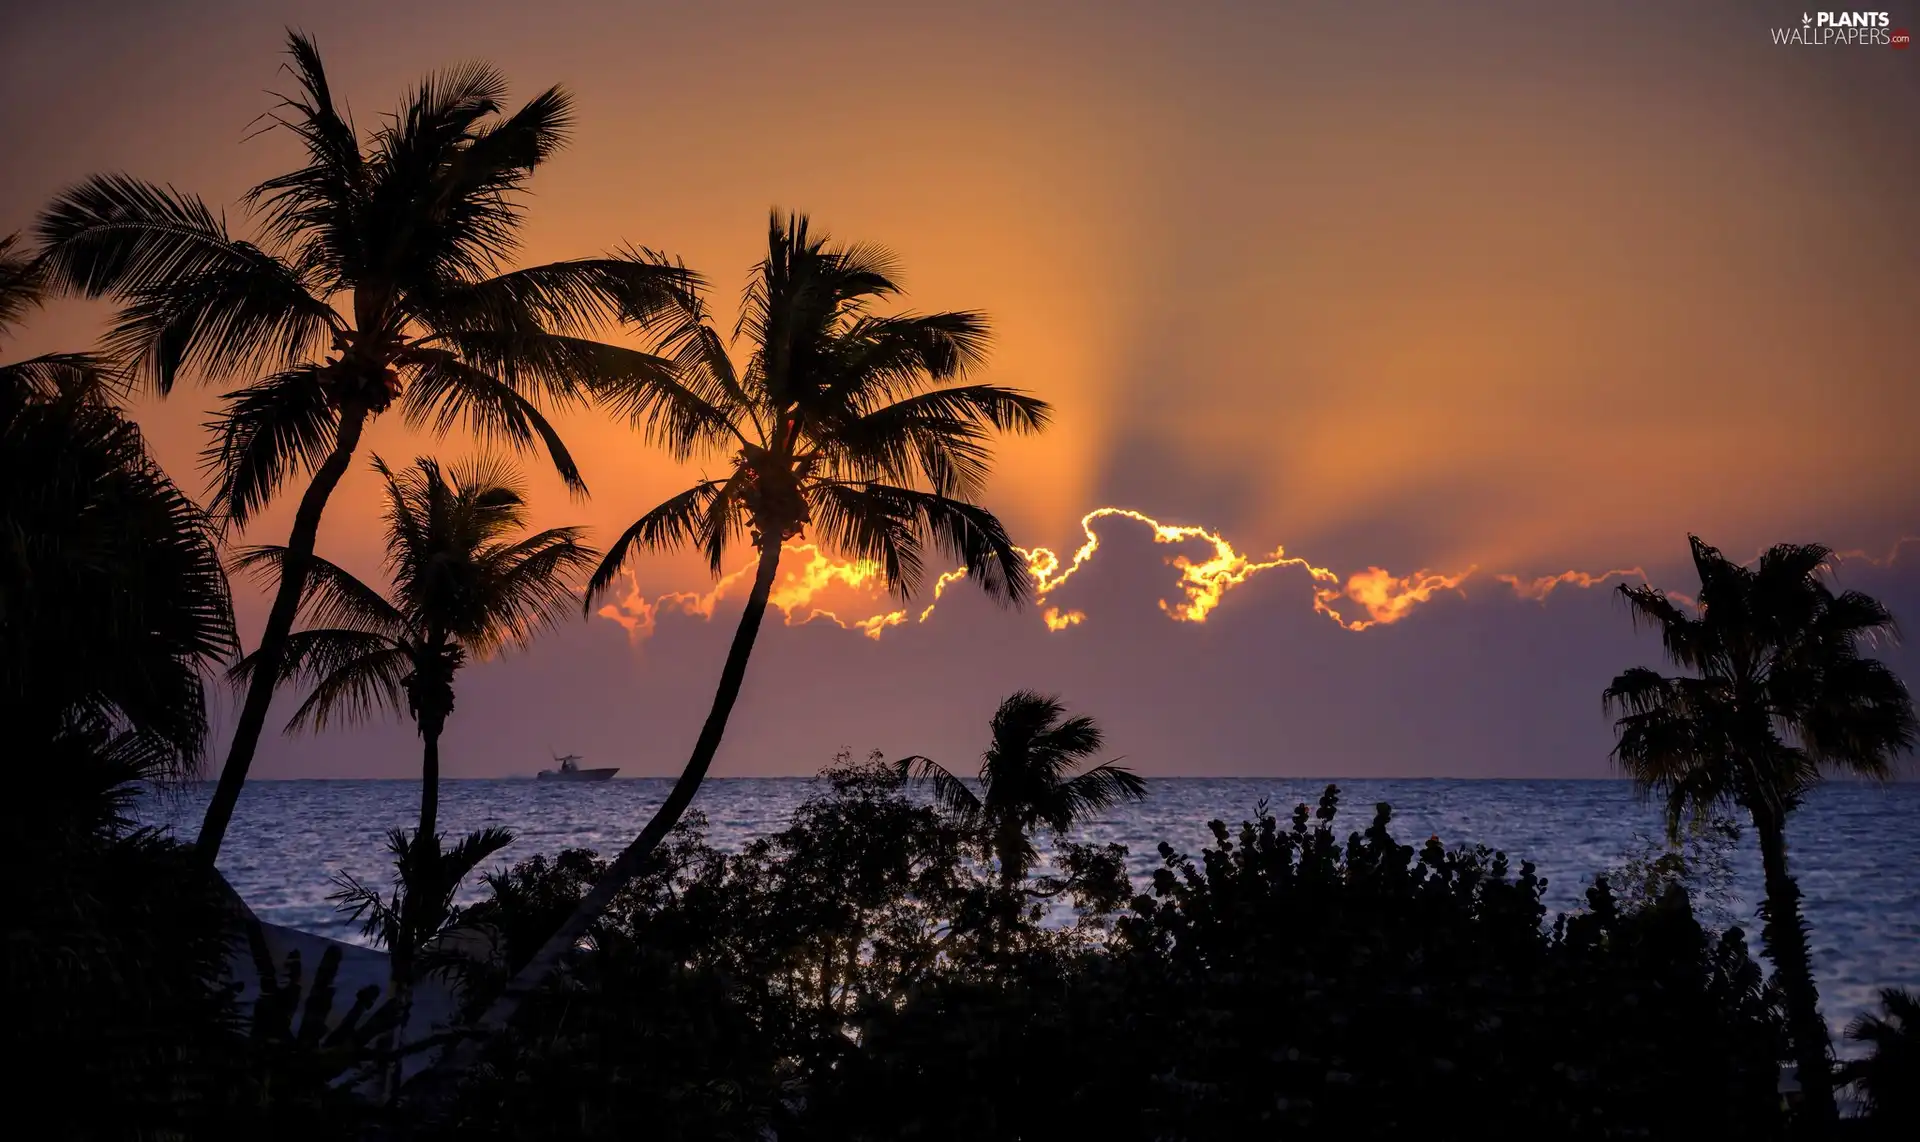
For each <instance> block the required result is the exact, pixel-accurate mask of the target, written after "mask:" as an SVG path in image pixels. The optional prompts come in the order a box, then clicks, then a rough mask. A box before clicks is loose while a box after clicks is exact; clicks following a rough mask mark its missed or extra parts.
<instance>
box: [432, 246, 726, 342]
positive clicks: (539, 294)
mask: <svg viewBox="0 0 1920 1142" xmlns="http://www.w3.org/2000/svg"><path fill="white" fill-rule="evenodd" d="M687 277H688V271H687V270H686V269H685V268H683V267H677V266H673V265H670V264H666V263H663V262H661V261H657V260H654V259H652V258H648V257H644V256H639V255H633V256H618V257H608V258H577V259H574V260H572V261H564V262H550V263H548V264H547V265H544V266H528V267H526V268H524V269H518V270H512V271H509V272H507V273H503V274H498V275H496V276H494V277H491V278H487V279H486V280H484V281H478V282H471V283H468V282H457V283H454V284H452V285H451V286H449V287H448V288H446V289H445V290H444V291H443V292H441V293H439V294H437V295H436V294H432V293H429V292H426V291H422V292H421V293H420V294H418V295H417V296H415V297H413V298H410V299H409V302H408V304H409V305H410V306H411V307H412V309H413V312H414V314H415V316H417V317H418V318H419V319H420V320H421V321H423V322H425V323H426V324H428V325H429V326H431V327H432V328H434V329H437V330H443V331H454V330H469V331H480V332H485V331H498V330H508V331H521V332H524V333H529V334H539V333H546V334H564V335H569V336H578V335H582V334H585V333H588V332H591V331H592V330H594V329H595V328H597V327H599V326H601V325H603V324H605V323H607V322H611V321H617V320H619V319H621V318H623V317H625V318H628V319H631V320H645V319H646V318H647V317H648V316H649V315H651V314H653V313H655V312H658V311H659V310H661V309H662V308H664V307H665V306H666V305H668V304H669V301H668V297H669V295H670V293H671V292H672V291H673V290H674V289H675V288H677V287H679V286H681V285H682V284H683V282H684V280H685V279H686V278H687Z"/></svg>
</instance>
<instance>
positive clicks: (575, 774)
mask: <svg viewBox="0 0 1920 1142" xmlns="http://www.w3.org/2000/svg"><path fill="white" fill-rule="evenodd" d="M553 760H555V761H557V762H559V763H560V768H558V769H543V770H541V771H540V777H539V780H541V781H605V780H606V779H607V778H609V777H612V776H613V775H614V774H616V773H618V772H620V767H619V766H617V765H616V766H611V767H609V768H605V769H581V768H580V757H579V755H578V754H571V753H570V754H568V755H567V756H565V757H556V758H554V759H553Z"/></svg>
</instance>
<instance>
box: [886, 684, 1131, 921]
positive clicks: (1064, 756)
mask: <svg viewBox="0 0 1920 1142" xmlns="http://www.w3.org/2000/svg"><path fill="white" fill-rule="evenodd" d="M992 730H993V740H992V744H990V745H989V746H988V747H987V751H986V753H985V754H984V755H982V757H981V760H980V775H979V781H980V792H979V793H977V794H976V793H975V792H974V791H973V790H972V789H971V788H969V787H968V785H967V783H966V782H965V781H963V780H961V779H960V778H958V777H955V776H954V775H953V774H952V773H949V772H948V771H947V770H946V769H945V768H944V767H943V766H941V765H940V763H939V762H937V761H934V760H933V759H932V758H928V757H920V756H918V755H916V756H913V757H907V758H902V759H901V760H900V761H898V762H896V763H895V764H896V766H897V767H898V769H899V772H900V775H901V776H902V777H918V778H920V779H922V780H924V781H926V782H927V783H928V784H929V785H930V786H931V787H932V790H933V796H934V800H935V801H936V802H937V803H938V804H939V805H940V806H941V807H942V808H944V809H945V810H946V811H947V812H948V813H950V814H952V815H953V816H954V818H955V819H956V820H957V821H958V822H959V823H960V826H961V828H963V829H965V830H967V831H968V832H969V833H971V834H974V835H977V836H978V837H979V840H980V845H981V848H982V852H983V853H984V855H985V856H986V857H987V858H988V859H991V860H996V861H998V862H999V868H1000V881H1001V884H1002V885H1003V886H1005V887H1012V886H1014V885H1017V884H1019V883H1020V882H1021V881H1023V880H1025V879H1026V876H1027V870H1028V869H1029V868H1030V867H1031V866H1032V864H1033V860H1034V849H1033V841H1032V838H1033V834H1034V831H1035V830H1036V829H1037V828H1038V827H1040V826H1042V825H1044V826H1045V827H1046V828H1048V829H1050V830H1052V831H1053V832H1054V833H1055V834H1056V835H1057V834H1064V833H1067V832H1069V831H1070V830H1072V828H1073V827H1074V826H1075V825H1078V824H1080V823H1082V822H1083V821H1085V820H1086V819H1088V818H1089V817H1091V816H1093V815H1094V814H1096V813H1099V812H1102V811H1103V810H1106V809H1109V808H1112V807H1113V806H1115V805H1117V804H1120V803H1121V802H1123V801H1140V800H1143V799H1145V797H1146V795H1147V784H1146V782H1144V781H1142V780H1140V778H1138V777H1136V776H1134V774H1133V773H1131V772H1129V771H1128V770H1126V769H1124V768H1121V767H1120V766H1117V765H1115V764H1113V763H1112V762H1105V763H1102V764H1100V765H1096V766H1093V767H1092V768H1090V769H1086V770H1083V771H1081V772H1080V773H1077V774H1076V773H1074V772H1073V769H1074V767H1075V766H1077V765H1078V764H1079V763H1080V762H1081V761H1082V760H1084V759H1085V758H1088V757H1091V756H1092V755H1093V754H1095V753H1098V752H1099V751H1100V746H1101V743H1102V740H1103V739H1102V736H1101V733H1100V727H1098V726H1096V725H1095V724H1094V722H1093V719H1092V718H1089V717H1087V716H1086V715H1084V714H1082V715H1079V716H1076V717H1072V718H1068V717H1066V707H1065V706H1063V705H1061V704H1060V699H1058V698H1055V697H1049V696H1047V695H1044V694H1037V693H1035V692H1033V691H1031V690H1021V691H1018V692H1016V693H1014V694H1012V695H1011V696H1009V697H1008V698H1007V699H1006V700H1005V701H1003V702H1001V703H1000V708H999V709H998V710H995V711H994V714H993V722H992Z"/></svg>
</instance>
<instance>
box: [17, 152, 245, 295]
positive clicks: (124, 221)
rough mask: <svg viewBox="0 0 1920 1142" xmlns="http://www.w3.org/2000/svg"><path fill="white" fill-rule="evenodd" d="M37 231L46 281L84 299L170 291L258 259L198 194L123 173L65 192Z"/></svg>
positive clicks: (95, 178) (97, 177) (96, 178)
mask: <svg viewBox="0 0 1920 1142" xmlns="http://www.w3.org/2000/svg"><path fill="white" fill-rule="evenodd" d="M34 236H35V238H36V239H37V240H38V241H39V244H40V248H41V251H42V254H41V263H42V265H43V266H44V268H45V273H46V275H47V281H48V284H49V285H50V286H52V287H53V288H56V289H61V290H70V291H73V292H76V293H79V294H82V295H84V296H86V297H103V296H106V295H108V294H117V295H120V296H129V295H132V294H137V293H142V292H146V291H151V290H160V289H165V288H166V287H167V286H168V285H169V284H170V283H172V282H174V281H177V280H185V279H192V278H195V277H198V276H200V275H201V274H204V273H207V272H210V271H213V270H215V269H219V268H233V267H238V266H244V265H246V264H248V263H250V262H251V261H252V260H253V256H252V255H251V254H249V253H247V252H245V251H243V250H242V249H240V248H239V247H240V246H241V245H243V244H241V243H236V242H235V241H234V239H233V238H232V236H231V235H229V234H228V233H227V228H226V225H225V223H223V222H222V221H221V220H220V219H219V218H217V217H215V215H214V213H213V211H211V210H209V209H208V208H207V206H206V204H205V203H203V202H201V201H200V200H199V199H198V198H196V197H194V196H192V195H189V194H182V193H180V192H179V191H176V190H174V189H173V188H172V187H169V186H158V185H156V184H154V183H149V182H143V181H141V180H139V179H136V178H133V177H131V176H130V175H123V174H104V175H95V176H93V177H92V178H90V179H88V180H86V181H85V182H82V183H80V184H79V185H77V186H73V187H69V188H68V189H66V190H64V191H61V192H60V193H59V194H58V195H56V196H55V197H54V200H53V202H52V203H51V204H50V205H49V206H48V207H47V208H46V210H44V211H43V212H42V213H41V215H40V217H39V219H38V221H37V222H36V223H35V226H34Z"/></svg>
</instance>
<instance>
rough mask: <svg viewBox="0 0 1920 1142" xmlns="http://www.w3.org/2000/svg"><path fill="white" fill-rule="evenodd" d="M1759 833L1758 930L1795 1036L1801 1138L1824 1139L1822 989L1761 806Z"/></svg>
mask: <svg viewBox="0 0 1920 1142" xmlns="http://www.w3.org/2000/svg"><path fill="white" fill-rule="evenodd" d="M1753 824H1754V829H1755V831H1756V832H1758V833H1759V834H1760V862H1761V865H1762V867H1763V868H1764V870H1765V872H1766V882H1767V883H1766V888H1767V898H1766V902H1765V903H1764V904H1762V905H1761V911H1762V914H1763V916H1762V918H1763V920H1764V921H1765V922H1764V923H1763V924H1762V925H1761V928H1760V937H1761V940H1762V941H1763V942H1764V943H1765V944H1766V949H1767V955H1768V956H1770V957H1771V958H1772V959H1773V970H1774V973H1775V975H1776V976H1778V977H1779V980H1780V986H1781V989H1782V990H1783V991H1784V992H1785V993H1786V1000H1787V1029H1788V1032H1789V1034H1790V1035H1791V1036H1792V1038H1793V1059H1794V1063H1795V1065H1796V1067H1797V1069H1798V1071H1799V1078H1800V1092H1801V1100H1802V1102H1801V1111H1800V1114H1801V1118H1802V1128H1801V1130H1800V1132H1799V1133H1800V1136H1801V1137H1825V1134H1826V1131H1827V1130H1829V1129H1830V1128H1831V1126H1832V1124H1833V1121H1834V1117H1835V1109H1834V1103H1833V1058H1832V1055H1831V1053H1830V1050H1831V1044H1830V1043H1829V1042H1828V1039H1827V1023H1826V1020H1824V1019H1822V1018H1821V1017H1820V993H1819V991H1818V990H1817V989H1816V988H1815V987H1814V983H1813V953H1812V949H1811V948H1809V947H1808V943H1807V924H1806V921H1805V920H1804V919H1803V918H1802V917H1801V915H1800V886H1799V884H1797V883H1796V882H1795V881H1794V879H1793V877H1792V876H1791V875H1790V874H1789V873H1788V872H1787V837H1786V828H1785V822H1784V821H1783V820H1782V819H1781V817H1780V815H1779V814H1777V813H1775V812H1772V811H1769V810H1761V811H1756V812H1755V813H1754V814H1753Z"/></svg>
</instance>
